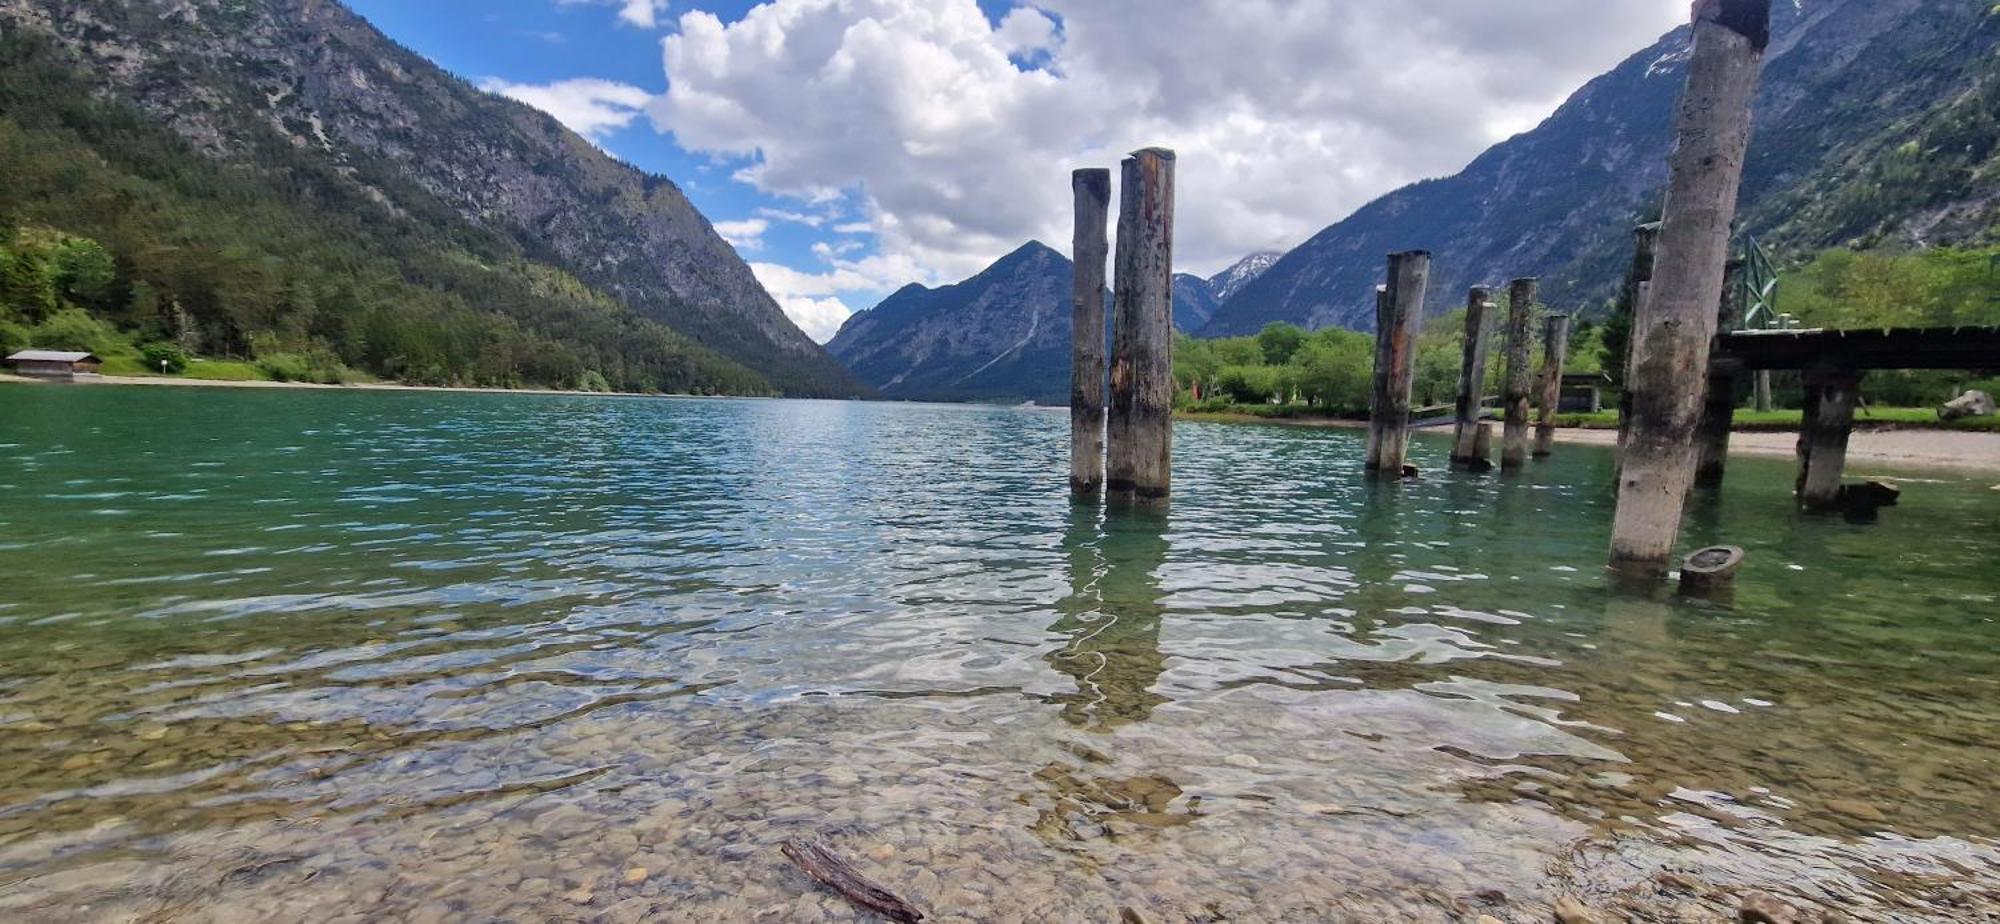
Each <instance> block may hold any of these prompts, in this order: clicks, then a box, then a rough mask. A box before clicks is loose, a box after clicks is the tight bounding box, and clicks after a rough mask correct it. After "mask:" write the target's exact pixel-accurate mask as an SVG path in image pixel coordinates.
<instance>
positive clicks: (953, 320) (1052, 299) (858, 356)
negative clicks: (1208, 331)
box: [827, 240, 1215, 404]
mask: <svg viewBox="0 0 2000 924" xmlns="http://www.w3.org/2000/svg"><path fill="white" fill-rule="evenodd" d="M1075 272H1076V267H1075V264H1073V263H1071V262H1070V259H1069V258H1068V257H1065V256H1063V255H1062V254H1061V253H1060V252H1058V251H1057V250H1056V249H1055V248H1053V247H1050V246H1048V245H1047V244H1044V243H1042V242H1041V241H1035V240H1031V241H1028V242H1027V243H1025V244H1022V245H1021V246H1020V247H1017V248H1015V249H1014V250H1013V251H1010V252H1009V253H1007V254H1006V255H1005V256H1002V257H1001V258H1000V259H998V260H995V261H994V262H993V263H992V264H991V265H989V266H987V267H986V268H985V269H983V270H980V271H979V272H978V273H975V274H973V275H972V276H970V277H967V278H966V279H964V280H962V281H960V282H956V283H952V284H949V285H943V286H938V287H937V288H929V287H926V286H923V285H919V284H917V283H911V284H909V285H906V286H904V287H902V288H901V289H898V290H896V292H895V293H894V294H891V295H890V296H889V297H888V298H885V299H883V300H882V302H881V303H880V304H877V305H876V306H875V307H873V308H870V309H868V310H866V311H861V312H857V313H856V314H855V315H853V316H852V317H850V318H848V319H847V322H846V323H844V324H842V325H841V328H840V332H839V333H838V334H836V335H834V338H833V339H832V340H830V341H828V342H827V349H828V351H829V352H831V353H832V354H833V355H834V356H835V357H836V358H837V359H839V360H840V361H841V362H843V363H845V364H846V365H847V367H848V368H849V369H851V370H853V372H854V373H855V375H857V376H858V377H860V378H861V379H862V381H864V382H867V383H868V384H870V385H872V386H874V387H876V388H878V389H880V390H881V392H882V394H883V395H884V396H885V397H890V398H900V399H907V400H930V401H1035V402H1038V403H1044V404H1067V403H1068V402H1069V369H1070V349H1071V345H1072V339H1073V338H1072V336H1071V332H1072V331H1073V330H1074V326H1073V324H1072V320H1073V318H1072V315H1073V310H1072V305H1071V304H1070V299H1071V287H1072V285H1073V282H1074V278H1075ZM1104 296H1105V298H1106V299H1107V300H1109V298H1110V296H1111V293H1110V291H1109V290H1106V291H1105V293H1104ZM1214 304H1215V301H1214V297H1213V295H1212V294H1211V293H1210V291H1209V282H1208V280H1205V279H1203V278H1201V277H1199V276H1194V275H1192V274H1187V273H1177V274H1175V276H1174V317H1175V321H1176V326H1177V328H1178V329H1183V330H1185V329H1187V328H1188V327H1190V326H1193V325H1194V324H1196V323H1198V322H1199V320H1200V319H1202V318H1203V317H1205V315H1206V312H1208V311H1212V310H1213V307H1214ZM1107 319H1108V312H1107Z"/></svg>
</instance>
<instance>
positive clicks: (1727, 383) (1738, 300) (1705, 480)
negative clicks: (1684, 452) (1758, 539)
mask: <svg viewBox="0 0 2000 924" xmlns="http://www.w3.org/2000/svg"><path fill="white" fill-rule="evenodd" d="M1742 318H1743V261H1742V260H1731V261H1729V264H1728V265H1727V266H1725V267H1724V268H1723V271H1722V306H1721V308H1720V309H1719V310H1718V311H1717V316H1716V328H1715V329H1716V333H1717V334H1718V335H1719V334H1721V333H1723V332H1726V331H1729V330H1733V329H1734V328H1735V327H1736V325H1737V324H1739V323H1742ZM1721 350H1722V338H1721V337H1720V336H1717V337H1716V338H1714V340H1712V341H1711V344H1710V349H1709V356H1708V391H1707V395H1708V397H1707V398H1706V399H1705V400H1704V401H1703V402H1702V407H1701V425H1700V426H1699V427H1697V428H1696V430H1695V439H1696V441H1697V445H1696V450H1695V451H1696V457H1695V467H1694V484H1695V487H1697V488H1719V487H1721V486H1722V476H1723V474H1724V473H1725V472H1727V471H1728V468H1729V431H1730V430H1731V429H1732V428H1733V427H1734V426H1735V424H1736V398H1737V393H1736V379H1737V376H1738V374H1739V372H1740V371H1741V370H1739V369H1738V368H1737V366H1738V365H1739V363H1737V362H1736V361H1735V360H1732V359H1730V358H1728V357H1725V356H1723V355H1722V352H1721Z"/></svg>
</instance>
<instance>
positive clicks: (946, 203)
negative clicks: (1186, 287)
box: [348, 0, 1689, 342]
mask: <svg viewBox="0 0 2000 924" xmlns="http://www.w3.org/2000/svg"><path fill="white" fill-rule="evenodd" d="M348 2H349V5H351V6H352V7H354V8H355V9H356V10H357V11H358V12H360V13H361V14H362V15H363V16H366V17H367V18H368V19H369V20H370V21H372V22H373V23H374V24H375V25H376V26H377V27H378V28H380V29H381V30H382V31H383V32H385V33H387V34H388V35H389V36H390V37H391V38H393V39H395V40H397V41H399V42H401V43H402V44H403V45H405V46H407V47H409V48H411V49H413V50H415V51H416V52H418V53H420V54H422V55H424V56H426V57H428V58H430V59H431V60H433V61H436V62H437V63H438V64H440V65H442V66H443V67H444V68H445V69H447V70H449V71H451V72H453V73H455V74H458V75H459V76H462V77H464V78H466V79H468V80H471V81H472V82H474V83H475V84H477V85H479V86H481V87H484V88H486V89H488V90H490V91H492V92H495V93H501V94H504V95H506V96H510V97H512V98H514V99H518V100H520V101H522V102H524V103H527V104H529V105H532V106H535V107H538V108H540V109H543V110H545V111H547V112H548V113H549V114H551V115H553V116H555V117H556V118H558V119H560V120H562V121H563V122H564V123H565V124H566V125H568V126H569V127H570V128H571V129H573V130H575V131H577V132H578V133H579V134H582V135H584V136H585V137H587V138H589V139H590V140H592V141H593V142H595V143H596V144H597V145H598V146H599V147H601V148H603V149H604V150H606V151H608V152H610V153H611V154H613V155H615V156H617V157H619V158H620V159H622V160H625V161H627V162H629V163H631V164H633V165H635V166H637V167H639V168H641V169H644V170H647V171H649V172H652V173H658V174H661V175H664V176H666V177H669V178H671V179H672V180H674V181H675V182H676V183H678V184H679V185H680V187H681V189H682V190H683V191H685V192H686V193H687V195H688V197H689V198H690V199H691V200H693V202H694V203H695V205H696V207H698V208H700V209H701V211H702V213H703V214H705V215H707V216H708V218H709V220H710V221H712V222H714V224H715V227H716V230H717V231H718V232H720V233H721V234H722V235H723V237H725V238H727V239H728V240H729V241H730V242H731V243H732V244H734V245H735V247H736V249H737V251H738V252H739V253H740V254H742V256H743V258H744V259H745V260H747V261H749V263H750V266H751V269H752V270H754V271H755V272H756V273H757V277H758V279H759V280H761V281H762V282H763V284H764V287H765V288H766V289H768V290H770V292H771V294H772V295H773V296H774V297H776V298H777V299H778V302H779V303H780V304H781V305H783V306H784V308H785V311H786V313H787V314H788V315H790V316H791V317H792V319H793V320H794V321H795V322H797V323H798V324H799V326H800V327H801V328H802V329H804V330H805V331H806V332H807V333H808V334H809V335H811V336H812V337H813V339H815V340H819V341H822V342H824V341H825V340H827V339H829V338H831V337H832V336H833V334H834V332H835V331H837V330H838V329H839V326H840V323H841V322H842V321H843V320H845V319H846V317H847V316H848V315H849V314H850V313H852V312H854V311H858V310H864V309H866V308H868V307H871V306H872V305H874V304H875V303H876V302H878V301H880V300H881V299H882V298H884V297H886V296H887V295H888V294H889V293H891V292H893V291H895V290H896V289H898V288H901V287H902V286H904V285H906V284H908V283H911V282H918V283H923V284H926V285H938V284H943V283H950V282H955V281H957V280H959V279H963V278H965V277H966V276H969V275H971V274H973V273H975V272H977V271H979V270H980V269H981V268H983V267H985V266H986V265H987V264H989V263H991V262H992V261H993V260H995V259H997V258H998V257H1000V256H1002V255H1003V254H1005V253H1007V252H1009V251H1011V250H1013V249H1014V248H1016V247H1018V246H1020V245H1021V244H1023V243H1025V242H1026V241H1028V240H1030V239H1040V240H1042V241H1043V242H1045V243H1048V244H1049V245H1051V246H1054V247H1056V248H1057V249H1058V250H1062V251H1065V252H1067V251H1068V249H1069V237H1070V221H1071V217H1070V201H1071V200H1070V189H1069V174H1070V171H1071V170H1073V169H1075V168H1077V167H1110V168H1113V175H1114V177H1115V176H1116V169H1115V168H1116V167H1117V164H1118V161H1119V159H1120V158H1121V157H1122V156H1123V155H1124V154H1126V153H1128V152H1130V151H1132V150H1135V149H1138V148H1141V147H1148V146H1154V145H1158V146H1163V147H1169V148H1173V149H1174V150H1175V151H1176V153H1177V155H1178V163H1177V167H1176V180H1175V182H1176V200H1177V204H1176V215H1175V262H1176V269H1177V270H1180V271H1185V272H1194V273H1199V274H1201V275H1209V274H1212V273H1215V272H1218V271H1220V270H1222V269H1223V268H1225V267H1227V266H1228V265H1229V264H1231V263H1234V262H1235V261H1236V260H1237V259H1239V258H1241V257H1243V256H1244V255H1246V254H1249V253H1253V252H1257V251H1265V250H1276V251H1283V250H1288V249H1290V248H1291V247H1293V246H1295V245H1297V244H1298V243H1300V242H1301V241H1303V240H1305V239H1306V238H1308V237H1310V236H1311V235H1312V234H1314V233H1316V232H1317V231H1319V230H1320V229H1322V228H1324V227H1326V226H1327V225H1329V224H1332V223H1333V222H1335V221H1338V220H1339V219H1341V218H1343V217H1345V216H1346V215H1348V214H1349V213H1351V212H1352V211H1353V210H1354V209H1356V208H1359V207H1360V206H1362V205H1364V204H1366V203H1367V202H1368V201H1370V200H1372V199H1374V198H1376V197H1377V196H1380V195H1382V194H1383V193H1386V192H1389V191H1391V190H1393V189H1395V188H1397V187H1399V186H1402V185H1404V184H1406V183H1409V182H1412V181H1415V180H1419V179H1423V178H1426V177H1433V176H1444V175H1448V174H1451V173H1454V172H1457V171H1458V170H1459V169H1460V168H1462V167H1463V166H1464V165H1465V164H1466V163H1467V162H1469V161H1470V160H1471V159H1472V158H1473V157H1475V156H1477V155H1478V154H1479V152H1481V151H1483V150H1485V149H1486V148H1487V147H1489V146H1491V145H1492V144H1494V143H1496V142H1498V141H1501V140H1504V139H1506V138H1507V137H1509V136H1511V135H1514V134H1516V133H1519V132H1521V131H1525V130H1527V129H1529V128H1532V127H1533V126H1534V125H1535V124H1537V123H1538V122H1540V121H1541V120H1542V119H1544V118H1546V117H1547V116H1548V115H1549V114H1550V113H1551V112H1553V111H1554V110H1555V108H1556V106H1557V105H1558V104H1560V103H1561V102H1562V100H1563V99H1564V98H1566V97H1567V96H1568V95H1569V94H1570V93H1572V92H1574V91H1575V90H1576V89H1577V88H1578V87H1580V86H1582V85H1583V83H1584V82H1585V81H1587V80H1589V79H1590V78H1591V77H1593V76H1595V75H1597V74H1599V73H1602V72H1604V71H1606V70H1609V69H1610V68H1611V67H1612V66H1614V65H1615V64H1617V63H1618V62H1619V61H1621V60H1623V59H1624V58H1626V57H1627V56H1629V55H1632V54H1634V53H1636V52H1638V51H1639V50H1640V49H1642V48H1644V47H1646V46H1648V45H1650V44H1652V42H1654V41H1655V40H1656V39H1658V38H1659V36H1660V35H1661V34H1663V33H1664V32H1666V31H1667V30H1669V29H1671V28H1673V27H1674V26H1676V25H1679V24H1680V23H1682V22H1684V21H1685V20H1686V19H1687V17H1688V12H1689V2H1688V0H765V2H761V3H752V2H749V0H348Z"/></svg>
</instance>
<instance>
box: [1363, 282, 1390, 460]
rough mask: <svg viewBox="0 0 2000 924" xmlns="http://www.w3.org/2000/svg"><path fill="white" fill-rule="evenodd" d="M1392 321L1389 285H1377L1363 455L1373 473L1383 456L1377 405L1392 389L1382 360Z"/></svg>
mask: <svg viewBox="0 0 2000 924" xmlns="http://www.w3.org/2000/svg"><path fill="white" fill-rule="evenodd" d="M1390 323H1391V322H1390V320H1389V287H1388V286H1386V285H1379V286H1376V287H1375V355H1374V357H1373V358H1374V366H1373V367H1372V368H1371V369H1370V370H1369V375H1368V445H1367V448H1366V449H1365V450H1363V452H1362V455H1361V459H1362V462H1361V464H1362V468H1363V469H1365V470H1366V471H1368V472H1370V473H1371V474H1372V473H1373V472H1374V471H1375V462H1376V460H1377V459H1380V458H1381V457H1382V429H1381V428H1380V427H1377V426H1375V419H1376V410H1375V405H1376V402H1378V401H1380V400H1381V397H1382V396H1383V395H1386V394H1388V393H1389V390H1390V389H1389V364H1388V363H1386V362H1384V361H1383V360H1382V336H1383V332H1384V331H1387V330H1388V329H1389V327H1390Z"/></svg>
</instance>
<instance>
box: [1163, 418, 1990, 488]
mask: <svg viewBox="0 0 2000 924" xmlns="http://www.w3.org/2000/svg"><path fill="white" fill-rule="evenodd" d="M1187 419H1190V420H1197V421H1203V422H1208V423H1232V424H1236V423H1242V424H1268V425H1277V426H1288V427H1331V428H1336V429H1362V428H1365V427H1367V426H1368V425H1367V424H1366V423H1364V422H1361V421H1354V420H1273V419H1270V418H1265V417H1252V416H1250V415H1248V414H1201V415H1195V416H1192V417H1189V418H1187ZM1417 432H1419V433H1438V432H1449V428H1444V429H1443V430H1442V431H1441V430H1440V429H1438V428H1432V429H1428V430H1419V431H1417ZM1798 438H1799V435H1798V433H1797V432H1796V431H1784V430H1738V431H1736V432H1735V433H1732V434H1730V437H1729V454H1730V455H1743V456H1764V457H1777V458H1787V459H1789V458H1793V457H1794V456H1795V455H1796V454H1797V446H1796V444H1797V443H1798ZM1556 441H1557V442H1561V443H1570V444H1575V445H1583V446H1611V445H1613V444H1615V443H1617V442H1618V431H1616V430H1588V429H1582V428H1577V427H1566V428H1563V429H1559V430H1557V431H1556ZM1869 466H1885V467H1889V468H1896V469H1912V468H1917V469H1948V470H1951V471H1957V472H1965V473H1972V474H2000V433H1981V432H1975V431H1971V430H1915V429H1887V428H1883V429H1865V428H1859V429H1856V430H1855V431H1854V435H1853V437H1852V438H1851V439H1849V441H1848V444H1847V471H1848V473H1849V474H1850V475H1861V474H1866V472H1864V471H1862V469H1865V468H1867V467H1869Z"/></svg>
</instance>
